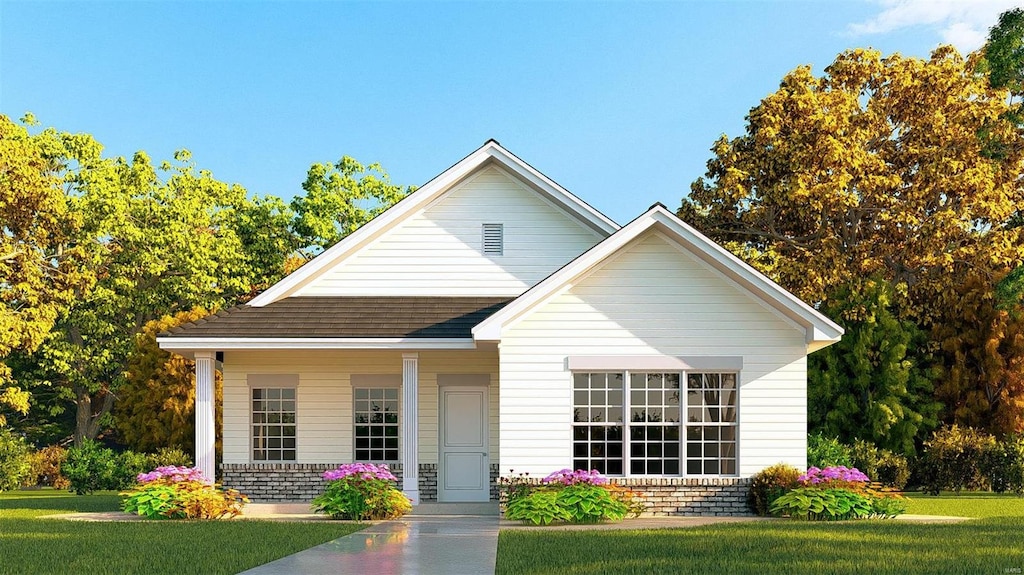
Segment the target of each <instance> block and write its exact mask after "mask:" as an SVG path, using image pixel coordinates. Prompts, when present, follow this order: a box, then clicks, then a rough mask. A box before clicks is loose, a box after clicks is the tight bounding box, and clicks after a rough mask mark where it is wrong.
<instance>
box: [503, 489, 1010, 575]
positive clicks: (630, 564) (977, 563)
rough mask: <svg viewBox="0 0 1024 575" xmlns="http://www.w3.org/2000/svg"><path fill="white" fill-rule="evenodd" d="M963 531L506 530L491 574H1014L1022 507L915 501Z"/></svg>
mask: <svg viewBox="0 0 1024 575" xmlns="http://www.w3.org/2000/svg"><path fill="white" fill-rule="evenodd" d="M908 507H909V509H908V510H907V512H908V513H915V514H931V515H960V516H970V517H983V519H975V520H972V521H968V522H965V523H959V524H927V525H926V524H913V523H903V522H896V521H880V520H871V521H853V522H841V523H807V522H795V521H781V520H780V521H765V522H754V523H738V524H737V523H734V524H723V525H714V526H708V527H695V528H689V529H661V530H631V531H560V530H556V529H537V530H506V531H502V532H501V534H500V536H499V539H498V562H497V573H502V574H504V573H508V574H512V573H517V574H518V573H545V574H580V575H582V574H584V573H586V574H590V573H716V574H717V573H758V574H763V573H780V574H781V573H893V574H915V573H921V574H926V573H928V574H930V573H965V574H968V573H971V574H973V573H999V574H1002V573H1019V572H1020V569H1021V568H1024V499H1020V498H1017V497H1013V496H979V497H971V496H968V495H962V496H949V497H946V496H943V497H929V496H926V495H915V496H912V499H911V502H910V504H909V506H908Z"/></svg>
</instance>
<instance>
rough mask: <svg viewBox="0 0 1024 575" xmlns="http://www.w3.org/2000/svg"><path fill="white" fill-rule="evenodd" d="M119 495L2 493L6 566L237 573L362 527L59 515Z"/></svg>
mask: <svg viewBox="0 0 1024 575" xmlns="http://www.w3.org/2000/svg"><path fill="white" fill-rule="evenodd" d="M118 503H119V498H118V497H117V495H116V494H112V493H106V494H98V495H87V496H75V495H71V494H68V493H64V492H60V491H51V490H45V491H16V492H10V493H0V557H2V558H3V559H2V562H0V572H2V573H4V574H5V575H7V574H17V573H90V574H92V573H97V574H103V573H111V574H115V573H116V574H121V573H147V574H148V573H154V574H156V573H168V574H170V573H175V574H182V573H203V574H207V573H210V574H213V573H238V572H239V571H243V570H245V569H249V568H251V567H255V566H257V565H262V564H264V563H267V562H269V561H273V560H274V559H278V558H280V557H284V556H285V555H290V554H292V553H295V552H296V551H301V550H303V549H307V548H309V547H313V546H314V545H319V544H320V543H324V542H327V541H330V540H332V539H336V538H338V537H341V536H343V535H347V534H349V533H351V532H353V531H356V530H358V529H360V528H361V527H360V526H357V525H353V524H350V523H333V522H328V521H324V522H316V523H284V522H274V521H257V520H251V521H249V520H231V521H129V522H123V523H122V522H83V521H65V520H60V519H52V518H47V517H46V515H51V514H54V513H71V512H75V511H116V510H117V509H118Z"/></svg>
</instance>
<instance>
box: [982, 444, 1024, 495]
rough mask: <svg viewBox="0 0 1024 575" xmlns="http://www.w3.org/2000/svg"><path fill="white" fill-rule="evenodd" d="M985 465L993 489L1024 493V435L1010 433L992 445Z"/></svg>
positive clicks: (1001, 491)
mask: <svg viewBox="0 0 1024 575" xmlns="http://www.w3.org/2000/svg"><path fill="white" fill-rule="evenodd" d="M984 466H985V469H984V472H985V476H986V477H987V478H988V481H989V484H990V485H991V486H992V491H995V492H997V493H1003V492H1005V491H1012V492H1014V493H1016V494H1017V495H1024V436H1022V435H1010V436H1008V437H1005V438H1003V440H1002V441H1000V442H998V443H996V444H995V445H993V446H991V447H990V448H989V450H988V452H987V453H986V457H985V463H984Z"/></svg>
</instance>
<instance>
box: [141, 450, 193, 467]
mask: <svg viewBox="0 0 1024 575" xmlns="http://www.w3.org/2000/svg"><path fill="white" fill-rule="evenodd" d="M146 458H147V460H148V462H149V465H148V468H149V469H156V468H157V467H170V466H174V467H192V458H191V457H190V456H189V455H188V454H187V453H185V452H184V451H182V450H181V449H180V448H178V447H161V448H160V449H158V450H157V451H156V453H150V454H149V455H148V456H146Z"/></svg>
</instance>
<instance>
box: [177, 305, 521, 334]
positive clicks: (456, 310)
mask: <svg viewBox="0 0 1024 575" xmlns="http://www.w3.org/2000/svg"><path fill="white" fill-rule="evenodd" d="M510 301H512V300H511V299H510V298H507V297H497V298H495V297H365V296H355V297H290V298H285V299H283V300H279V301H276V302H274V303H272V304H269V305H266V306H263V307H252V306H248V305H242V306H237V307H233V308H230V309H227V310H224V311H220V312H217V313H216V314H213V315H210V316H207V317H205V318H203V319H201V320H198V321H195V322H191V323H187V324H185V325H182V326H180V327H176V328H173V329H171V330H170V331H166V332H164V333H162V334H160V338H161V339H163V338H167V339H172V340H173V339H174V338H246V339H253V338H472V337H473V333H472V330H473V326H475V325H477V324H478V323H480V322H481V321H483V320H484V319H486V318H487V317H489V316H490V315H491V314H493V313H494V312H496V311H498V310H499V309H501V308H502V307H504V306H505V304H507V303H508V302H510Z"/></svg>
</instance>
